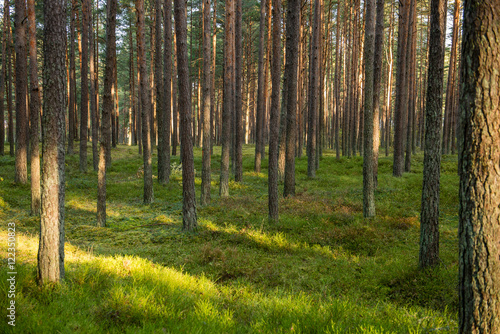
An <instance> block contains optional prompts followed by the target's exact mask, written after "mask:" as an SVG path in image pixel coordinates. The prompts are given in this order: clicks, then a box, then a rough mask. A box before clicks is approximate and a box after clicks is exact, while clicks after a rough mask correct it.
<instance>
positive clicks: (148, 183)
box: [136, 0, 154, 204]
mask: <svg viewBox="0 0 500 334" xmlns="http://www.w3.org/2000/svg"><path fill="white" fill-rule="evenodd" d="M136 8H137V54H138V55H139V72H140V76H141V82H140V86H141V95H140V98H141V113H142V117H141V118H142V119H141V121H142V146H143V147H142V154H143V160H144V203H145V204H148V203H152V202H153V200H154V195H153V171H152V166H151V127H150V124H149V122H151V121H152V120H150V116H151V94H150V93H149V76H148V70H147V67H146V49H145V46H144V42H145V35H144V31H145V22H144V0H136Z"/></svg>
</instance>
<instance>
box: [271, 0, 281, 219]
mask: <svg viewBox="0 0 500 334" xmlns="http://www.w3.org/2000/svg"><path fill="white" fill-rule="evenodd" d="M280 35H281V1H280V0H273V44H272V45H273V46H272V51H273V58H272V62H271V78H272V85H273V88H272V93H271V110H270V115H269V116H270V117H269V170H268V198H269V219H270V220H271V221H274V222H278V219H279V210H278V209H279V205H278V154H279V152H278V147H279V133H278V131H279V124H280V110H279V107H280V82H281V36H280Z"/></svg>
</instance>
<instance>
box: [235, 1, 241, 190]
mask: <svg viewBox="0 0 500 334" xmlns="http://www.w3.org/2000/svg"><path fill="white" fill-rule="evenodd" d="M241 16H242V0H236V11H235V17H234V20H235V24H234V58H235V64H234V77H235V80H234V81H235V82H234V84H235V87H234V91H235V93H234V99H235V100H234V108H235V109H234V118H235V122H234V125H235V129H234V134H235V138H234V139H235V147H234V148H235V152H234V181H235V182H241V181H242V180H243V146H242V145H243V123H242V117H243V115H242V108H243V107H242V103H243V101H242V99H243V98H242V91H241V81H242V79H241V76H242V65H241V64H242V51H241V43H242V39H243V38H242V34H241Z"/></svg>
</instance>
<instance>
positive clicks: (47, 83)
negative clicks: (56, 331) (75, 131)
mask: <svg viewBox="0 0 500 334" xmlns="http://www.w3.org/2000/svg"><path fill="white" fill-rule="evenodd" d="M43 13H44V34H43V36H44V41H43V54H44V57H45V59H50V61H45V62H44V67H43V79H44V85H43V87H44V101H45V103H44V110H43V117H42V122H43V126H42V138H43V140H42V155H43V160H42V174H41V175H42V197H41V198H42V207H41V220H40V242H39V248H38V270H37V272H38V275H37V276H38V282H39V284H41V285H43V284H46V283H49V282H59V281H60V280H61V279H62V278H64V191H65V180H64V178H65V177H64V132H65V128H64V125H65V122H64V119H65V117H64V113H65V111H66V78H65V76H66V21H65V20H61V17H65V15H66V1H65V0H48V1H44V4H43Z"/></svg>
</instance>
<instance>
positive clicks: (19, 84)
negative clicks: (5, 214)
mask: <svg viewBox="0 0 500 334" xmlns="http://www.w3.org/2000/svg"><path fill="white" fill-rule="evenodd" d="M15 9H16V12H15V21H16V30H15V32H16V41H15V42H16V44H15V47H16V66H15V67H16V161H15V165H16V175H15V182H16V183H21V184H26V183H28V128H29V127H28V113H27V110H26V87H27V84H28V82H27V80H28V74H27V68H28V63H27V59H26V24H27V21H26V20H25V17H26V2H25V1H24V0H16V2H15Z"/></svg>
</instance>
